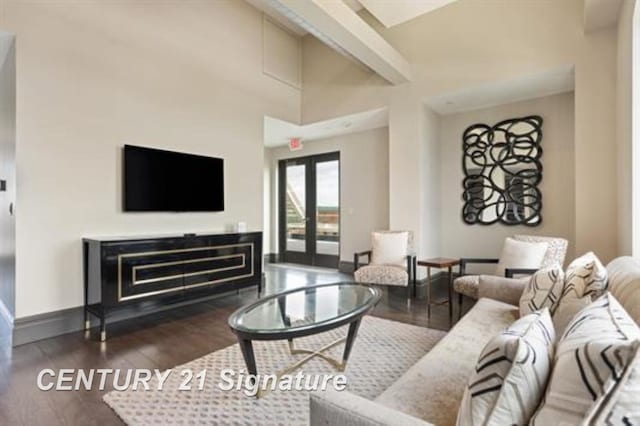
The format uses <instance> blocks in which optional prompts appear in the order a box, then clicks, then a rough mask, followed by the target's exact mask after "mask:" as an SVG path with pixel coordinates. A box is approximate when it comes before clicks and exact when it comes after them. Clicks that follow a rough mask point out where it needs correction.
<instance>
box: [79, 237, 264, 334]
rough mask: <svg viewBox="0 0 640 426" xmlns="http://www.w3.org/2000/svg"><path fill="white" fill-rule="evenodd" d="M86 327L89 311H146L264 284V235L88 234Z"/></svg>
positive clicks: (102, 330) (85, 250) (85, 241)
mask: <svg viewBox="0 0 640 426" xmlns="http://www.w3.org/2000/svg"><path fill="white" fill-rule="evenodd" d="M83 254H84V291H85V309H84V311H85V329H89V327H90V322H89V318H90V317H89V314H92V315H94V316H96V317H98V318H99V319H100V340H103V341H104V340H105V339H106V322H107V320H108V319H109V318H110V317H111V316H113V315H117V314H119V313H127V314H128V315H129V316H133V315H136V314H146V313H148V312H150V311H151V310H153V309H158V308H161V307H166V306H167V305H168V304H173V303H179V302H185V301H192V300H195V299H201V298H203V297H206V296H210V295H213V294H217V293H223V292H228V291H232V290H239V289H241V288H245V287H251V286H257V287H258V292H260V291H261V285H262V233H261V232H250V233H242V234H198V235H193V234H185V235H180V236H177V235H176V236H165V237H139V238H85V239H83Z"/></svg>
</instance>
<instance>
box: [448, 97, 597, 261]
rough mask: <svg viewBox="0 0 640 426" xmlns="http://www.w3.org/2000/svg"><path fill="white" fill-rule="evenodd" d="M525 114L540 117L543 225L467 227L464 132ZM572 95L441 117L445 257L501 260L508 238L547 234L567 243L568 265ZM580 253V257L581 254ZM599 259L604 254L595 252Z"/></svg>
mask: <svg viewBox="0 0 640 426" xmlns="http://www.w3.org/2000/svg"><path fill="white" fill-rule="evenodd" d="M527 115H539V116H541V117H542V119H543V120H544V121H543V125H542V133H543V139H542V150H543V153H542V167H543V171H542V182H541V183H540V190H541V191H542V224H541V226H537V227H528V226H524V225H519V226H505V225H499V224H493V225H488V226H486V225H467V224H465V223H464V222H463V221H462V213H461V212H462V204H463V202H462V179H463V177H464V174H463V171H462V153H463V152H462V134H463V132H464V131H465V129H466V128H467V127H469V126H471V125H472V124H476V123H484V124H489V125H493V124H495V123H497V122H499V121H501V120H505V119H508V118H515V117H524V116H527ZM573 126H574V100H573V93H565V94H560V95H555V96H547V97H544V98H538V99H532V100H529V101H524V102H517V103H512V104H508V105H502V106H498V107H493V108H486V109H481V110H476V111H470V112H462V113H458V114H451V115H446V116H443V117H442V119H441V122H440V129H441V132H440V146H441V152H442V163H443V164H446V165H447V167H442V175H441V176H442V178H441V180H442V192H441V197H442V198H441V202H440V205H441V206H442V211H443V212H447V214H443V215H442V221H441V227H442V246H441V252H442V254H443V255H444V256H451V257H455V256H464V257H498V256H499V255H500V251H501V249H502V244H503V242H504V239H505V238H506V237H507V236H510V235H513V234H530V235H547V236H557V237H563V238H566V239H568V240H569V241H570V242H571V244H570V246H569V251H568V253H567V260H568V261H570V260H571V259H572V258H573V257H574V254H575V243H574V241H575V238H574V236H575V209H576V205H575V167H574V165H573V158H574V155H575V150H574V145H575V143H574V128H573ZM580 254H581V253H580ZM597 254H598V255H599V254H600V253H597Z"/></svg>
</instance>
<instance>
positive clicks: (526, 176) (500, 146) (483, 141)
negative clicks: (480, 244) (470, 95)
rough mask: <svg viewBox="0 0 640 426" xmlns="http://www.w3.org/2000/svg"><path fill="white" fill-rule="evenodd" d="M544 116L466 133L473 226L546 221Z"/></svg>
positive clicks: (466, 195)
mask: <svg viewBox="0 0 640 426" xmlns="http://www.w3.org/2000/svg"><path fill="white" fill-rule="evenodd" d="M541 142H542V117H539V116H537V115H532V116H527V117H522V118H512V119H509V120H504V121H501V122H499V123H497V124H495V125H493V126H490V125H487V124H474V125H472V126H470V127H468V128H467V129H466V130H465V131H464V133H463V135H462V147H463V151H464V153H463V157H462V168H463V170H464V180H463V181H462V186H463V188H464V192H463V194H462V198H463V200H464V206H463V207H462V219H463V220H464V221H465V223H468V224H482V225H490V224H492V223H497V222H500V223H504V224H506V225H527V226H537V225H540V223H541V222H542V193H541V192H540V189H539V188H538V185H539V184H540V181H541V180H542V163H541V157H542V147H541V146H540V143H541Z"/></svg>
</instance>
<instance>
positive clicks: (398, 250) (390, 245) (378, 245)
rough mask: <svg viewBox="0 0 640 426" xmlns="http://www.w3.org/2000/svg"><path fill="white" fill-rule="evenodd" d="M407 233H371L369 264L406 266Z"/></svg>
mask: <svg viewBox="0 0 640 426" xmlns="http://www.w3.org/2000/svg"><path fill="white" fill-rule="evenodd" d="M408 246H409V232H408V231H376V232H373V233H371V249H372V252H371V263H372V264H374V265H397V266H403V267H406V266H407V252H408Z"/></svg>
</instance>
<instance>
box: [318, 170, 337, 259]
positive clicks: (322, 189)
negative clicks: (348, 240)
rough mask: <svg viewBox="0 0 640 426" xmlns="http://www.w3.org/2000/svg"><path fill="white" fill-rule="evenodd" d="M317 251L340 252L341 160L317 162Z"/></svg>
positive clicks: (332, 253) (322, 252)
mask: <svg viewBox="0 0 640 426" xmlns="http://www.w3.org/2000/svg"><path fill="white" fill-rule="evenodd" d="M316 185H317V186H316V194H317V203H316V218H317V228H316V252H317V253H318V254H328V255H332V256H337V255H338V254H339V253H340V162H339V161H338V160H335V161H323V162H321V163H316Z"/></svg>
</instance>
